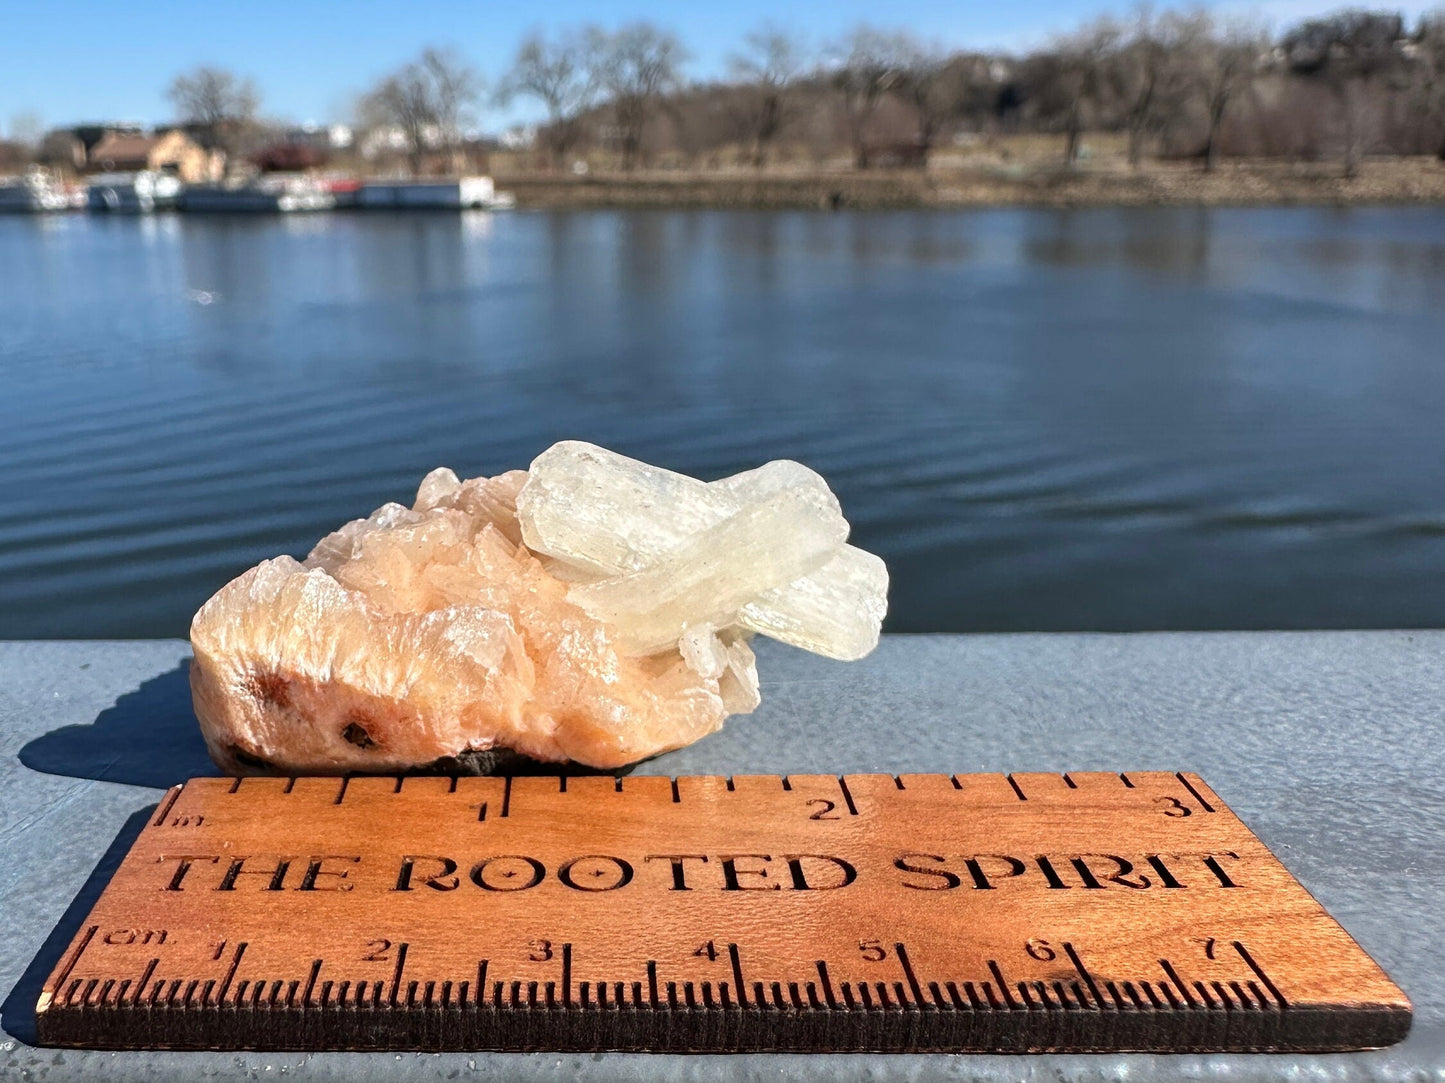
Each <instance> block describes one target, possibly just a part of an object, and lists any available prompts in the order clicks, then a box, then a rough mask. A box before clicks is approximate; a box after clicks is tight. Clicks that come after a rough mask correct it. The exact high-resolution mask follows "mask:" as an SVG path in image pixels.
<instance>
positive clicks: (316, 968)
mask: <svg viewBox="0 0 1445 1083" xmlns="http://www.w3.org/2000/svg"><path fill="white" fill-rule="evenodd" d="M239 954H240V953H239V952H238V953H237V955H238V957H239ZM320 973H321V960H320V959H312V960H311V973H309V974H307V975H306V988H305V989H304V990H303V991H302V993H301V1003H302V1004H310V1003H311V991H312V990H313V989H315V988H316V976H317V975H318V974H320Z"/></svg>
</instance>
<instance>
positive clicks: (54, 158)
mask: <svg viewBox="0 0 1445 1083" xmlns="http://www.w3.org/2000/svg"><path fill="white" fill-rule="evenodd" d="M143 132H144V129H143V128H142V127H141V126H140V125H139V124H128V123H114V122H112V123H103V124H76V125H73V126H71V127H69V128H56V129H54V130H52V131H49V132H47V133H46V134H45V138H44V139H42V140H41V141H40V151H39V154H38V155H37V157H38V159H39V160H40V161H41V162H43V163H44V164H46V165H49V166H56V167H61V168H64V169H67V170H75V171H77V172H80V171H83V170H85V169H87V168H89V165H90V152H91V151H92V150H94V149H95V147H96V145H97V144H99V143H102V142H104V141H105V140H106V139H109V138H110V137H112V136H131V135H135V136H138V135H141V134H142V133H143Z"/></svg>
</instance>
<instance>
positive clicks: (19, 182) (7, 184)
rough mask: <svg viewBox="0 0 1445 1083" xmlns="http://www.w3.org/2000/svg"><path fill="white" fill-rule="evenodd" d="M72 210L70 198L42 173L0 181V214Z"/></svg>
mask: <svg viewBox="0 0 1445 1083" xmlns="http://www.w3.org/2000/svg"><path fill="white" fill-rule="evenodd" d="M74 207H75V198H74V196H73V194H72V193H71V192H70V191H68V190H67V189H66V187H65V186H64V185H62V184H60V183H59V182H57V181H55V180H54V179H53V178H51V177H50V176H49V175H48V174H46V173H41V172H31V173H26V174H25V175H24V176H21V177H0V213H3V212H10V213H17V214H43V213H47V212H50V211H68V210H71V209H73V208H74Z"/></svg>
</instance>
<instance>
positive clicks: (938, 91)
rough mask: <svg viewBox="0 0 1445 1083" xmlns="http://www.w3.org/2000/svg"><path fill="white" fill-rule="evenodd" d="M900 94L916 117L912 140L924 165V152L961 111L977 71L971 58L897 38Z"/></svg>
mask: <svg viewBox="0 0 1445 1083" xmlns="http://www.w3.org/2000/svg"><path fill="white" fill-rule="evenodd" d="M900 44H901V45H902V46H903V51H902V57H901V59H902V61H903V64H902V73H901V77H900V79H899V82H898V91H899V93H900V95H901V96H902V97H903V98H904V99H905V100H906V101H907V102H908V103H909V104H910V105H911V106H913V112H914V114H915V115H916V116H917V118H918V129H917V134H916V135H915V138H914V142H915V143H916V144H917V146H916V150H917V159H916V160H917V163H918V164H919V165H920V166H927V165H928V155H929V154H930V152H932V150H933V145H934V144H935V143H936V142H937V141H938V137H939V135H940V133H941V132H942V130H943V128H944V126H945V125H946V124H948V123H949V122H950V121H952V120H954V119H955V118H957V117H958V116H959V115H960V113H962V111H963V109H964V107H965V105H966V104H967V103H968V102H969V100H970V95H971V92H972V91H973V90H974V89H975V82H976V77H977V74H978V71H977V65H976V63H975V60H974V58H970V57H966V56H949V55H948V54H947V53H945V52H943V51H941V50H939V49H937V48H933V47H930V46H927V45H924V44H921V43H920V42H918V41H915V40H914V39H913V38H911V37H907V38H903V39H901V42H900Z"/></svg>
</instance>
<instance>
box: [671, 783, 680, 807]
mask: <svg viewBox="0 0 1445 1083" xmlns="http://www.w3.org/2000/svg"><path fill="white" fill-rule="evenodd" d="M681 802H682V795H681V794H679V793H678V792H677V779H675V778H674V779H673V780H672V803H673V804H674V805H676V804H680V803H681Z"/></svg>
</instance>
